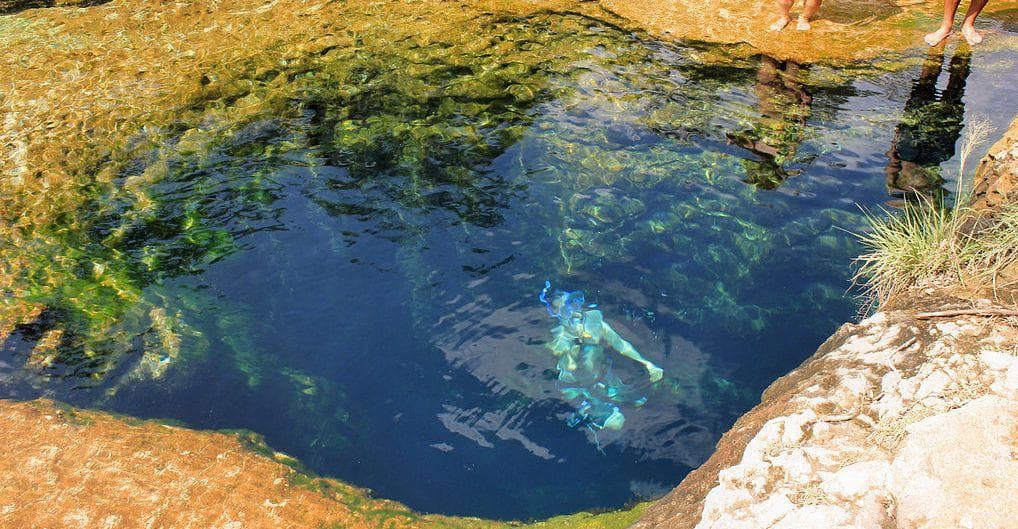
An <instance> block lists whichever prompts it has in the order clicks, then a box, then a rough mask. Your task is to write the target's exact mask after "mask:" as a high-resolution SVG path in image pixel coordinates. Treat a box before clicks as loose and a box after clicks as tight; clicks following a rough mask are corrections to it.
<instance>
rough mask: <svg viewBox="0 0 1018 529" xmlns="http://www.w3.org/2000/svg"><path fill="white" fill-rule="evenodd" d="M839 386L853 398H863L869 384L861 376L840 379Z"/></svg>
mask: <svg viewBox="0 0 1018 529" xmlns="http://www.w3.org/2000/svg"><path fill="white" fill-rule="evenodd" d="M841 385H842V387H844V388H845V389H847V390H848V391H849V393H851V394H853V395H855V396H859V397H861V396H863V395H865V394H866V390H867V389H869V387H870V383H869V382H867V381H866V377H864V376H862V375H854V376H847V377H844V378H842V379H841Z"/></svg>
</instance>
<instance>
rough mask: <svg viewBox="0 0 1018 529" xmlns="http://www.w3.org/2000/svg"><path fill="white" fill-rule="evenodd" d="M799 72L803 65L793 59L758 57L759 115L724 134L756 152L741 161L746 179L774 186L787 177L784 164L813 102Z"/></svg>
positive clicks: (798, 139) (797, 141)
mask: <svg viewBox="0 0 1018 529" xmlns="http://www.w3.org/2000/svg"><path fill="white" fill-rule="evenodd" d="M803 75H804V68H803V67H802V66H800V65H798V64H796V63H795V62H793V61H779V60H777V59H772V58H770V57H766V56H764V57H761V58H760V70H759V71H758V72H757V76H756V85H755V92H756V97H757V102H758V105H759V107H758V108H759V112H760V119H759V120H756V121H755V122H754V127H753V128H751V129H747V130H744V131H740V132H736V133H732V134H729V135H728V138H729V140H730V141H732V143H734V144H736V145H738V146H740V147H742V148H744V149H747V150H749V151H750V152H752V153H753V154H755V155H756V156H757V158H756V159H746V160H743V161H742V164H743V166H744V167H745V169H746V182H747V183H750V184H753V185H755V186H758V187H760V188H762V189H774V188H776V187H778V186H779V185H781V183H782V182H784V181H785V179H786V178H788V176H789V173H788V171H786V170H785V168H784V166H785V164H786V163H787V162H788V161H790V160H791V159H792V158H793V157H794V156H795V152H796V148H797V147H798V145H799V144H800V143H802V141H803V139H804V138H803V134H804V133H805V131H806V130H807V126H806V122H807V120H809V117H810V105H811V104H812V103H813V96H811V95H810V94H809V92H808V91H807V89H806V88H805V87H804V86H803V84H802V81H801V80H800V78H801V77H802V76H803Z"/></svg>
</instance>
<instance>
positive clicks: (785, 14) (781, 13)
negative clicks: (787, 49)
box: [768, 0, 793, 31]
mask: <svg viewBox="0 0 1018 529" xmlns="http://www.w3.org/2000/svg"><path fill="white" fill-rule="evenodd" d="M792 1H793V0H777V2H778V20H777V22H775V23H773V24H771V27H770V28H769V29H768V31H781V30H782V29H783V28H784V27H785V26H787V25H788V23H789V22H790V21H791V20H792V18H791V17H792V15H790V14H789V11H790V10H791V9H792Z"/></svg>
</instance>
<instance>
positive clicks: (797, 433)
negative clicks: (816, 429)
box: [781, 410, 817, 446]
mask: <svg viewBox="0 0 1018 529" xmlns="http://www.w3.org/2000/svg"><path fill="white" fill-rule="evenodd" d="M816 420H817V414H816V413H815V412H814V411H813V410H806V411H804V412H802V413H796V414H793V415H789V416H788V417H787V418H786V419H785V424H784V428H783V429H782V431H781V444H783V445H784V446H794V445H797V444H799V441H802V438H803V437H804V436H805V435H806V432H805V430H806V427H808V426H809V425H810V424H812V423H814V422H816Z"/></svg>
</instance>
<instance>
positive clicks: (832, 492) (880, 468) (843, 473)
mask: <svg viewBox="0 0 1018 529" xmlns="http://www.w3.org/2000/svg"><path fill="white" fill-rule="evenodd" d="M889 469H890V464H889V463H888V462H886V461H864V462H861V463H855V464H854V465H848V466H847V467H845V468H843V469H841V470H839V471H837V472H835V473H834V474H832V475H831V476H830V477H829V478H827V479H825V480H824V481H823V483H821V484H820V489H821V490H823V491H824V492H825V493H827V495H828V496H830V497H832V498H834V499H836V500H839V501H846V502H851V501H855V500H856V499H857V498H861V497H863V496H865V495H866V494H867V493H870V492H872V491H880V490H882V489H883V488H884V486H885V483H886V476H887V472H888V470H889Z"/></svg>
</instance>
